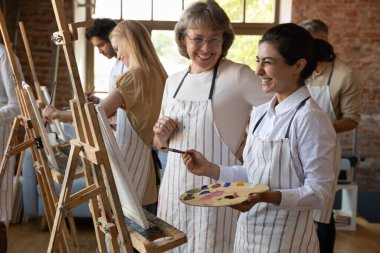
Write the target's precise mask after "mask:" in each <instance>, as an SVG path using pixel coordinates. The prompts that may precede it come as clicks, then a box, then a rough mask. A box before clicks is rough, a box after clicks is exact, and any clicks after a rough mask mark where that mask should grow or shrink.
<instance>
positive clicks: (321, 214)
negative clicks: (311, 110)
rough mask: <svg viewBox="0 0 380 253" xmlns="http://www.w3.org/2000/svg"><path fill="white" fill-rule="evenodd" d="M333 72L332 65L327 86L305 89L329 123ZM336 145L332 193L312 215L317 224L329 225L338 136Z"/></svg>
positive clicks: (337, 155)
mask: <svg viewBox="0 0 380 253" xmlns="http://www.w3.org/2000/svg"><path fill="white" fill-rule="evenodd" d="M333 71H334V64H332V66H331V71H330V74H329V78H328V81H327V84H325V85H308V86H307V88H308V89H309V92H310V94H311V97H312V98H313V99H314V100H315V101H316V102H317V103H318V105H319V106H320V107H321V108H322V110H323V111H325V112H326V113H327V114H328V115H329V117H330V119H331V122H335V121H336V116H335V113H334V108H333V105H332V103H331V94H330V81H331V77H332V74H333ZM336 141H337V143H336V153H335V159H334V165H335V166H334V182H335V184H334V186H333V189H332V190H333V191H332V194H331V196H332V197H331V198H330V200H329V202H328V203H326V206H325V208H323V209H316V210H315V211H314V214H313V218H314V220H315V221H317V222H322V223H327V224H328V223H330V219H331V214H332V210H333V205H334V199H335V192H336V188H337V186H338V176H339V171H340V160H341V148H340V138H339V135H337V140H336Z"/></svg>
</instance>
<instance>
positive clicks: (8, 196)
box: [0, 44, 22, 252]
mask: <svg viewBox="0 0 380 253" xmlns="http://www.w3.org/2000/svg"><path fill="white" fill-rule="evenodd" d="M17 64H18V65H19V63H18V61H17ZM19 69H20V73H21V74H22V72H21V67H20V66H19ZM15 87H16V85H15V83H14V80H13V73H12V69H11V65H10V61H9V59H8V56H7V51H6V49H5V47H4V46H3V45H2V44H0V119H1V120H0V128H1V131H0V161H3V159H4V152H5V150H6V147H7V144H8V138H9V134H10V133H11V129H12V123H13V120H14V119H15V117H16V116H17V115H18V114H19V113H20V109H19V104H18V100H17V96H16V91H15ZM15 163H16V160H15V157H14V156H13V157H12V158H10V159H9V160H8V165H7V166H6V167H5V174H4V178H3V180H2V181H1V182H0V252H7V229H8V225H9V221H10V220H11V218H12V193H13V175H14V168H15Z"/></svg>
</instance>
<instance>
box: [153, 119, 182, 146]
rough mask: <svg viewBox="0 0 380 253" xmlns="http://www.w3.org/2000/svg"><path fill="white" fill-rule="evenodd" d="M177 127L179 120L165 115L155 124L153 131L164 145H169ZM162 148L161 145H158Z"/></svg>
mask: <svg viewBox="0 0 380 253" xmlns="http://www.w3.org/2000/svg"><path fill="white" fill-rule="evenodd" d="M176 129H177V120H176V119H173V118H170V117H168V116H164V117H162V118H159V119H158V120H157V122H156V124H154V126H153V132H154V134H155V136H156V138H158V140H159V141H160V143H161V144H162V146H167V145H166V144H167V142H168V140H169V138H170V136H171V135H172V134H173V133H174V132H175V130H176ZM158 148H160V147H158Z"/></svg>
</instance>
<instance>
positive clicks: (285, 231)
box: [234, 100, 319, 253]
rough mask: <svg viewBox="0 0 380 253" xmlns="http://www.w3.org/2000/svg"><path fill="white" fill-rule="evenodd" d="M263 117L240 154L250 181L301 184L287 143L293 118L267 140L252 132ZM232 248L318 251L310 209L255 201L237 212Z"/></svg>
mask: <svg viewBox="0 0 380 253" xmlns="http://www.w3.org/2000/svg"><path fill="white" fill-rule="evenodd" d="M304 102H306V100H304V101H303V103H301V104H300V106H299V107H298V109H299V108H301V106H302V105H303V104H304ZM298 109H297V111H298ZM297 111H296V112H295V114H296V113H297ZM295 114H294V115H295ZM294 115H293V117H294ZM264 116H265V114H264V115H263V117H264ZM263 117H262V118H261V119H260V120H259V121H258V122H257V123H256V125H255V127H254V129H253V132H252V134H249V136H248V139H247V144H246V148H245V150H244V154H243V157H244V161H245V165H246V167H247V170H248V180H249V182H252V183H260V184H266V185H268V186H269V188H270V189H294V188H298V187H300V186H301V185H302V184H303V181H304V178H303V172H302V171H297V169H296V168H295V166H294V164H293V162H292V159H291V152H290V143H289V130H290V127H291V123H292V120H293V118H292V120H291V121H290V123H289V126H288V131H287V133H286V135H285V138H284V139H280V140H272V141H270V140H269V141H266V140H262V139H260V138H258V137H257V136H256V135H254V132H255V130H256V129H257V127H258V125H259V124H260V122H261V120H262V119H263ZM234 252H236V253H243V252H250V253H251V252H257V253H262V252H281V253H282V252H289V253H297V252H299V253H307V252H313V253H317V252H319V244H318V238H317V234H316V228H315V226H314V222H313V218H312V210H284V209H279V208H277V207H276V206H274V205H272V204H268V203H258V204H256V205H255V206H253V207H252V208H251V210H250V211H249V212H246V213H242V214H241V215H240V218H239V221H238V228H237V232H236V239H235V247H234Z"/></svg>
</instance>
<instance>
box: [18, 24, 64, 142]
mask: <svg viewBox="0 0 380 253" xmlns="http://www.w3.org/2000/svg"><path fill="white" fill-rule="evenodd" d="M19 27H20V33H21V37H22V40H23V42H24V46H25V51H26V55H27V57H28V62H29V66H30V70H31V73H32V77H33V82H34V90H35V91H36V94H37V99H38V100H37V104H38V107H39V108H40V109H43V108H45V106H46V105H49V104H52V100H53V98H54V94H52V95H51V96H50V99H49V100H48V99H47V98H46V95H45V94H44V92H43V90H42V88H41V84H40V82H39V80H38V77H37V73H36V70H35V67H34V62H33V57H32V52H31V50H30V46H29V41H28V37H27V35H26V31H25V27H24V23H23V22H19ZM57 50H59V48H58V49H57ZM54 85H56V84H54ZM53 90H54V91H55V88H54V87H53ZM53 124H54V128H55V129H56V131H57V134H58V137H59V138H60V139H62V140H66V137H65V134H64V132H63V130H62V128H61V125H60V122H59V121H58V120H53Z"/></svg>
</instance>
